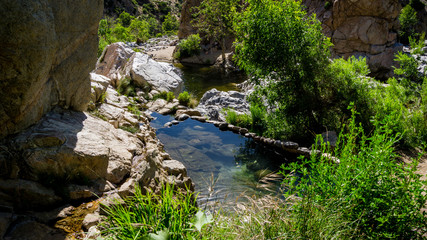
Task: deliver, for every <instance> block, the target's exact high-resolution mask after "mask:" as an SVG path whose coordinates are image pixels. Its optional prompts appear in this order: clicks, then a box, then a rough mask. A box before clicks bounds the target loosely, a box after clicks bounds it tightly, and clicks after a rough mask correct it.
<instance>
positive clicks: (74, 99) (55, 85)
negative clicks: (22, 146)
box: [0, 0, 103, 138]
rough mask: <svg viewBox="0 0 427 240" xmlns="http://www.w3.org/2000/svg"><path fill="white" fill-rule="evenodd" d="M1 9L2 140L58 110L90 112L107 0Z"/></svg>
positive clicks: (39, 0) (12, 4) (40, 1)
mask: <svg viewBox="0 0 427 240" xmlns="http://www.w3.org/2000/svg"><path fill="white" fill-rule="evenodd" d="M1 5H2V6H1V8H0V14H1V16H2V17H1V19H0V26H2V27H1V28H0V35H1V36H2V38H1V39H0V45H1V46H2V50H1V51H0V69H1V71H0V96H1V99H0V138H3V137H5V136H7V135H9V134H12V133H17V132H18V131H20V130H22V129H25V128H27V127H29V126H30V125H32V124H34V123H36V122H37V121H38V120H40V119H41V118H42V117H43V115H44V114H46V113H47V112H49V111H50V110H51V109H53V108H54V107H55V106H61V107H63V108H67V109H74V110H78V111H82V110H86V108H87V105H88V103H89V101H90V80H89V73H90V71H91V70H92V69H93V67H94V64H95V62H96V52H97V49H98V36H97V31H98V25H99V20H100V19H101V16H102V9H103V5H102V1H99V0H87V1H63V0H58V1H44V0H35V1H23V0H19V1H2V3H1ZM70 13H73V14H70Z"/></svg>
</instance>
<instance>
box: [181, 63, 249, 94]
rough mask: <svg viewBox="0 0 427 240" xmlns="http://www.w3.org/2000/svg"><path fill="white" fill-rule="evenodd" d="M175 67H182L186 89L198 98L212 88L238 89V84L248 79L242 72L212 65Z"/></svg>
mask: <svg viewBox="0 0 427 240" xmlns="http://www.w3.org/2000/svg"><path fill="white" fill-rule="evenodd" d="M175 67H177V68H179V69H181V71H182V73H183V74H182V78H183V80H184V90H185V91H187V92H189V93H191V94H193V96H195V97H196V98H197V99H198V100H199V99H200V98H201V97H202V96H203V94H204V93H205V92H207V91H209V90H211V89H212V88H216V89H218V90H219V91H231V90H235V91H237V90H238V88H237V86H236V85H237V84H239V83H242V82H243V81H245V80H247V79H248V78H247V76H246V74H244V73H242V72H238V73H236V72H233V73H226V72H225V71H224V70H221V69H219V68H216V67H212V66H200V65H187V64H186V65H182V64H175Z"/></svg>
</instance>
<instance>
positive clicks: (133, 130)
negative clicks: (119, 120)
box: [119, 126, 139, 134]
mask: <svg viewBox="0 0 427 240" xmlns="http://www.w3.org/2000/svg"><path fill="white" fill-rule="evenodd" d="M119 128H120V129H122V130H124V131H126V132H130V133H132V134H135V133H137V132H138V131H139V128H137V127H134V126H120V127H119Z"/></svg>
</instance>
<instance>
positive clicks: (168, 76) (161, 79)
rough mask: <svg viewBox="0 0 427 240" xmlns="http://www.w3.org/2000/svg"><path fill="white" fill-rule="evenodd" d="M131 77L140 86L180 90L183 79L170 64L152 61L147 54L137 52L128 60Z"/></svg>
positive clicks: (176, 92) (176, 91) (167, 90)
mask: <svg viewBox="0 0 427 240" xmlns="http://www.w3.org/2000/svg"><path fill="white" fill-rule="evenodd" d="M128 67H130V76H131V78H132V79H133V80H134V81H135V82H136V83H137V84H138V85H139V86H141V87H144V86H147V85H148V86H150V87H151V88H153V89H156V90H157V91H160V92H161V91H166V92H173V93H174V94H175V95H178V94H179V93H181V92H182V89H183V87H184V81H183V80H182V79H181V77H180V76H179V75H178V74H177V73H176V72H175V68H174V66H173V65H172V64H169V63H162V62H156V61H154V60H153V59H152V58H151V57H150V56H148V55H147V54H143V53H139V52H137V53H136V54H135V55H134V56H133V58H132V59H131V60H129V63H128Z"/></svg>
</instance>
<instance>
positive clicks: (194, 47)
mask: <svg viewBox="0 0 427 240" xmlns="http://www.w3.org/2000/svg"><path fill="white" fill-rule="evenodd" d="M200 42H201V38H200V36H199V34H192V35H190V36H188V38H186V39H184V40H182V41H181V42H180V43H179V44H178V46H177V50H176V52H175V55H174V57H175V58H176V59H182V58H187V57H191V56H194V55H197V54H199V52H200V49H201V48H200Z"/></svg>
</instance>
